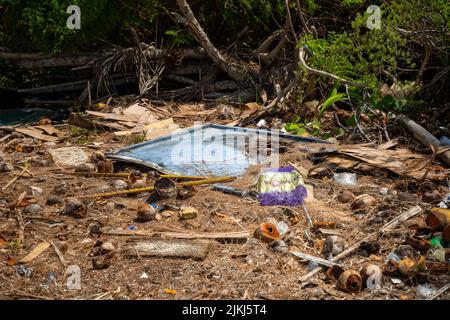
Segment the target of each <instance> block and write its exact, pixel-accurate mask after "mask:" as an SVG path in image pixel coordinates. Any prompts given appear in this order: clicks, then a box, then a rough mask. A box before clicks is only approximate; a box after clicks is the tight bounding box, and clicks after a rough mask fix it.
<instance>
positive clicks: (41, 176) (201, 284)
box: [0, 124, 450, 300]
mask: <svg viewBox="0 0 450 320" xmlns="http://www.w3.org/2000/svg"><path fill="white" fill-rule="evenodd" d="M185 125H187V124H185ZM58 129H59V130H61V131H62V132H64V133H65V134H66V135H67V137H68V138H67V139H64V141H63V142H59V143H56V144H48V143H47V144H46V143H44V142H43V141H39V140H33V139H31V138H27V137H23V136H18V137H17V138H16V139H17V140H16V141H15V142H14V143H10V142H11V140H8V141H3V142H2V143H1V144H0V147H1V149H2V151H3V153H4V157H5V160H7V161H9V162H11V163H13V164H14V165H15V166H16V167H15V169H14V171H12V172H4V173H0V186H2V187H4V186H6V185H7V184H8V182H10V180H11V179H12V178H13V177H14V176H15V175H16V174H18V173H19V172H21V169H20V168H19V166H21V165H23V164H24V163H29V164H30V166H29V167H28V171H26V172H24V173H23V175H22V176H21V177H19V178H18V179H17V180H16V181H15V182H14V183H13V184H11V185H10V186H8V188H6V190H3V191H1V197H0V236H1V237H0V240H2V242H0V278H1V280H0V298H1V299H168V300H174V299H337V300H345V299H381V300H385V299H421V298H422V297H421V296H420V295H418V294H417V291H416V289H415V288H416V287H417V285H418V283H422V284H429V285H431V286H432V287H433V288H435V289H436V290H437V289H440V288H441V287H443V286H445V285H446V284H448V283H449V280H450V277H449V268H448V267H447V269H446V270H445V269H444V271H442V272H436V271H433V270H426V271H423V272H421V274H420V276H419V275H414V276H412V277H410V279H409V280H408V278H407V277H402V276H400V275H398V276H395V275H391V274H389V273H388V272H384V274H383V278H382V284H381V288H379V289H374V290H371V289H367V288H366V289H364V290H362V291H361V292H359V293H354V294H351V293H346V292H344V291H343V290H340V289H339V288H338V287H337V286H336V282H335V281H333V280H331V279H329V278H328V277H327V275H326V273H325V271H326V270H323V271H320V272H319V273H317V274H316V275H314V276H312V277H311V278H310V279H309V280H307V281H305V282H303V283H302V282H300V280H299V279H300V278H301V277H302V276H304V275H305V274H307V273H308V272H309V271H310V269H309V268H310V266H309V264H308V262H307V261H302V260H300V259H299V258H297V257H294V256H293V255H291V254H290V253H280V252H276V251H274V250H273V249H271V247H270V246H269V245H267V244H265V243H263V242H261V241H259V240H257V239H255V238H253V237H249V238H248V239H244V240H243V241H242V240H239V241H238V240H233V241H215V240H210V246H209V253H208V255H207V257H206V259H205V260H203V261H198V260H192V259H184V258H177V259H174V258H154V257H142V256H141V257H130V256H127V255H125V254H123V252H122V248H123V247H124V246H126V245H127V243H130V242H132V241H136V240H145V239H146V237H145V236H112V235H108V234H107V233H108V231H110V230H127V229H129V228H130V226H134V227H137V230H139V231H155V232H160V231H161V232H167V231H170V232H179V233H194V232H195V233H203V232H205V233H206V232H207V233H215V232H239V231H244V230H248V231H250V232H251V234H253V231H254V230H255V229H256V227H257V226H258V225H259V224H260V223H262V222H266V221H271V220H273V219H274V220H276V221H285V222H287V223H288V225H289V231H288V232H287V233H286V234H285V235H283V236H282V239H283V240H284V241H285V242H286V244H287V245H288V247H289V250H291V251H300V252H303V253H307V254H310V255H314V256H317V257H322V258H325V257H324V256H323V254H322V248H323V245H324V241H325V239H326V237H327V236H326V235H323V234H321V233H320V232H318V231H314V230H310V233H309V234H310V239H308V238H307V237H305V232H304V231H305V230H308V228H309V227H308V223H307V220H306V218H305V214H304V212H303V209H302V208H301V207H298V208H292V209H293V210H294V211H295V212H297V213H298V216H297V221H298V223H296V224H293V220H292V219H289V217H288V216H287V215H286V214H285V213H286V210H283V208H282V207H264V206H261V205H260V204H259V202H258V201H257V200H253V199H250V198H241V197H238V196H234V195H228V194H224V193H221V192H218V191H213V190H211V187H210V186H198V187H195V188H194V193H193V196H192V197H191V198H188V199H185V200H171V203H172V204H174V205H184V206H192V207H194V208H196V209H197V210H198V217H197V218H195V219H192V220H180V219H179V218H178V216H177V215H176V214H173V213H172V214H170V215H169V214H164V215H163V214H161V215H160V216H159V217H158V219H155V220H152V221H149V222H144V223H139V222H136V221H134V220H135V218H136V210H137V209H136V207H135V205H134V203H135V201H136V199H137V198H138V197H139V196H145V195H142V194H141V195H138V196H136V195H133V196H115V197H110V198H105V199H98V200H92V199H91V200H87V201H86V203H87V215H86V217H84V218H79V219H77V218H73V217H69V216H63V215H61V214H60V213H61V210H62V209H63V207H64V204H63V203H61V204H56V205H48V204H46V201H47V199H48V197H49V196H51V195H58V196H60V197H61V198H63V199H65V198H67V197H76V196H82V195H86V194H92V193H95V192H99V191H101V190H103V189H105V188H102V187H104V186H106V185H108V184H110V183H111V182H112V181H113V180H116V179H118V178H101V177H85V176H81V175H77V176H75V175H70V174H67V173H66V172H64V171H62V170H61V169H60V168H58V167H56V166H55V165H54V163H53V161H52V157H51V155H50V154H49V152H48V150H49V149H50V148H58V147H65V146H68V145H69V144H70V145H73V146H75V145H84V146H86V147H87V149H88V150H91V151H96V150H98V151H102V152H106V151H108V150H112V149H118V148H121V147H123V146H126V145H129V144H132V143H134V142H136V141H134V140H133V139H135V138H133V137H127V138H115V137H114V136H113V135H112V134H111V133H108V132H91V133H89V134H87V135H86V136H83V141H81V138H80V136H77V137H73V130H74V129H73V128H72V127H70V126H68V125H66V124H64V125H61V126H59V127H58ZM94 143H96V144H94ZM20 145H21V146H22V147H18V146H20ZM42 160H45V161H42ZM288 162H291V163H293V164H295V165H297V166H301V167H302V168H305V169H307V170H308V169H309V168H311V167H312V165H313V164H312V162H311V161H310V160H309V159H305V158H301V157H299V156H298V155H296V154H292V153H289V152H288V153H287V154H285V155H283V156H282V163H283V164H288ZM255 172H256V173H257V171H256V170H253V171H252V172H250V173H249V174H248V175H246V176H245V177H244V178H242V180H238V181H235V182H233V183H230V185H236V186H239V187H251V188H254V186H252V184H253V183H254V182H255V181H256V179H257V174H255ZM358 178H359V180H358V186H357V187H355V188H354V189H352V191H353V192H354V193H355V194H356V195H358V194H363V193H366V194H370V195H372V196H374V197H375V198H376V204H375V205H373V206H372V207H370V208H368V209H365V210H362V211H359V212H355V211H354V210H351V208H350V205H349V204H342V203H340V202H339V201H338V200H337V199H336V195H337V193H338V192H339V191H340V190H343V189H345V188H344V187H340V186H338V185H336V184H335V183H334V182H333V181H332V179H331V178H330V177H322V178H317V177H316V178H312V177H308V178H306V179H305V183H306V184H308V185H310V186H313V188H314V200H312V201H308V202H307V203H306V207H307V209H308V212H309V214H310V215H311V217H312V219H313V220H314V221H329V222H330V221H331V222H335V223H336V229H335V231H337V232H338V233H339V234H340V235H341V237H342V238H344V239H345V242H346V244H347V247H348V246H350V245H352V244H354V243H356V242H357V241H359V240H361V239H363V238H364V237H365V236H367V235H369V234H370V233H372V232H376V231H377V230H379V228H380V227H381V226H382V225H384V224H385V223H387V222H389V221H390V220H391V219H392V218H394V217H396V216H398V215H400V214H401V213H403V212H405V211H407V210H408V209H410V208H411V207H413V206H414V205H420V206H421V208H422V209H424V211H425V210H426V209H429V208H432V205H431V204H427V203H424V202H422V201H421V198H420V197H419V196H418V194H417V192H416V191H415V190H412V191H411V190H408V186H406V187H405V184H401V183H398V178H397V179H394V178H391V177H389V175H386V174H380V175H376V174H371V175H363V174H361V173H358ZM153 182H154V179H153ZM150 183H152V181H151V182H150ZM406 184H408V183H407V182H406ZM29 186H37V187H40V188H42V189H43V191H44V193H43V194H42V195H39V196H36V197H30V198H28V199H27V198H26V199H25V200H26V201H25V200H22V201H21V202H23V201H25V204H28V203H30V202H33V201H35V202H36V203H38V204H39V205H40V206H41V207H42V208H43V210H42V211H41V212H39V213H37V214H30V213H27V212H25V209H24V208H25V205H24V204H19V205H18V206H17V204H18V203H17V202H18V199H19V197H20V196H21V194H22V193H23V192H24V191H26V190H27V187H29ZM383 187H385V188H388V189H389V190H390V191H395V192H389V193H388V194H382V193H380V190H381V189H382V188H383ZM169 202H170V201H169ZM424 211H423V212H422V213H421V214H420V216H424V215H425V214H424ZM96 224H98V225H100V230H101V234H100V235H96V234H92V232H90V230H92V226H93V225H96ZM408 234H412V233H411V230H409V229H408V228H407V227H406V226H404V225H403V224H399V225H398V226H397V227H396V228H395V229H394V230H391V231H389V232H386V233H384V234H383V235H382V236H380V237H378V238H375V239H376V240H377V242H378V243H379V245H380V250H379V251H378V252H376V253H373V254H371V255H367V254H364V253H363V252H361V251H358V250H356V251H355V252H354V253H353V254H351V255H349V256H348V257H345V258H343V259H342V260H340V261H339V262H340V264H341V265H342V266H343V267H344V269H354V270H359V269H360V268H362V267H363V266H365V265H367V264H368V263H371V264H375V265H378V266H379V267H381V268H382V269H383V270H384V268H385V261H386V258H387V256H388V255H389V253H390V252H391V251H392V250H394V249H395V248H397V247H398V246H400V245H403V244H405V240H406V237H407V235H408ZM99 240H101V241H103V242H111V243H112V244H113V246H114V251H113V254H112V259H111V261H110V264H109V266H108V267H107V268H105V269H102V270H96V269H94V267H93V263H92V260H93V259H94V258H95V257H92V256H91V255H92V252H93V248H94V246H95V244H96V242H97V241H99ZM42 242H49V243H52V244H51V245H50V246H49V247H48V249H46V250H45V251H43V252H42V253H41V254H40V255H38V256H37V257H36V258H34V259H33V260H32V261H31V262H28V263H23V264H21V263H20V262H19V260H20V259H21V258H23V257H24V256H26V255H27V254H28V253H30V252H31V251H32V250H33V249H34V248H35V247H36V246H37V245H39V244H40V243H42ZM53 244H54V245H55V246H56V247H57V248H58V249H59V251H60V252H61V254H62V256H63V259H64V261H65V265H63V263H62V261H61V258H60V257H59V256H58V254H57V252H56V251H55V248H54V246H53ZM428 255H429V252H428V253H427V254H425V256H426V257H427V256H428ZM429 261H431V260H429V259H428V258H427V263H428V262H429ZM444 264H445V263H444ZM69 265H75V266H78V267H79V269H80V271H81V277H80V280H81V288H80V289H79V290H72V289H69V288H68V287H67V285H66V283H67V280H68V277H69V276H70V274H68V273H67V266H69ZM447 265H448V264H447ZM21 266H24V267H25V268H26V270H31V275H30V274H29V275H25V276H24V275H23V272H20V270H21V269H20V268H21ZM22 271H23V270H22ZM52 277H53V278H52ZM392 279H394V280H392ZM395 279H400V280H401V281H396V280H395ZM394 282H395V283H394ZM449 298H450V292H449V291H447V292H446V293H443V294H442V295H440V296H439V297H438V299H446V300H448V299H449Z"/></svg>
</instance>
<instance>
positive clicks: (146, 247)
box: [124, 239, 209, 260]
mask: <svg viewBox="0 0 450 320" xmlns="http://www.w3.org/2000/svg"><path fill="white" fill-rule="evenodd" d="M208 252H209V241H207V240H186V239H184V240H180V239H169V240H166V239H148V240H146V241H141V242H136V243H133V244H131V245H128V246H125V247H124V253H125V255H130V256H138V257H141V256H144V257H170V258H192V259H195V260H204V259H205V258H206V256H207V255H208Z"/></svg>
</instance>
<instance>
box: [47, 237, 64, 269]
mask: <svg viewBox="0 0 450 320" xmlns="http://www.w3.org/2000/svg"><path fill="white" fill-rule="evenodd" d="M50 244H51V245H52V246H53V249H55V252H56V254H57V255H58V258H59V261H61V264H62V265H63V266H64V267H67V262H66V259H64V255H63V254H62V252H61V251H60V250H59V249H58V247H57V246H56V244H55V243H54V242H53V241H50Z"/></svg>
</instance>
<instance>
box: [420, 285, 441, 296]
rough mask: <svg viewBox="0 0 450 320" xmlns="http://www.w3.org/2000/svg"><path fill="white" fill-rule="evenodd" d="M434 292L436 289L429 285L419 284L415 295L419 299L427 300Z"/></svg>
mask: <svg viewBox="0 0 450 320" xmlns="http://www.w3.org/2000/svg"><path fill="white" fill-rule="evenodd" d="M435 292H436V289H435V288H434V287H433V286H431V285H430V284H419V285H418V286H417V287H416V293H417V295H418V296H419V297H420V298H429V297H431V296H432V295H433V294H434V293H435Z"/></svg>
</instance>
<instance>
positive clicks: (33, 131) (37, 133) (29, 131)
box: [16, 128, 59, 142]
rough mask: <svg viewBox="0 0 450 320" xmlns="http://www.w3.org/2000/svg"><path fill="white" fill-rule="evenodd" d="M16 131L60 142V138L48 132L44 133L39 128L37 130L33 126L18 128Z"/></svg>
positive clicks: (36, 137)
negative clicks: (47, 133)
mask: <svg viewBox="0 0 450 320" xmlns="http://www.w3.org/2000/svg"><path fill="white" fill-rule="evenodd" d="M16 132H19V133H22V134H24V135H26V136H29V137H32V138H35V139H39V140H42V141H47V142H58V141H59V138H57V137H53V136H49V135H46V134H42V133H41V132H40V131H39V130H36V129H33V128H16Z"/></svg>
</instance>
